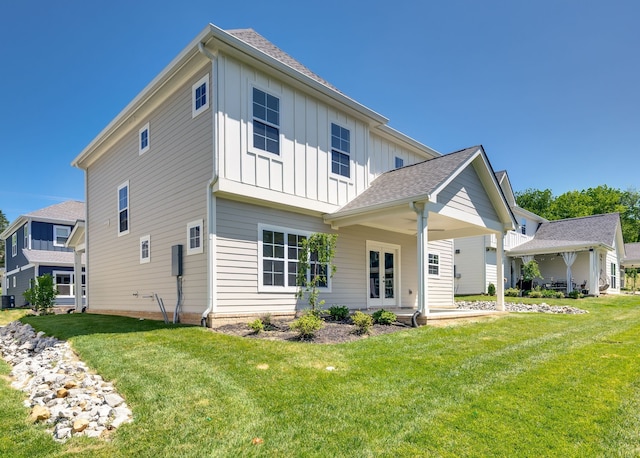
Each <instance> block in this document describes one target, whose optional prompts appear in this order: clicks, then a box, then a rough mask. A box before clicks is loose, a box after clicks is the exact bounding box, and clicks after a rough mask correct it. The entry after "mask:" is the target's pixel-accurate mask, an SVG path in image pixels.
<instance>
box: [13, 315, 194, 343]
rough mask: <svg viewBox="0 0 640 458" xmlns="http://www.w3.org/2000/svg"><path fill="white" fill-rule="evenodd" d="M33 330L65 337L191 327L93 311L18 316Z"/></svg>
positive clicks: (61, 337)
mask: <svg viewBox="0 0 640 458" xmlns="http://www.w3.org/2000/svg"><path fill="white" fill-rule="evenodd" d="M20 321H21V322H23V323H28V324H30V325H31V326H33V328H34V329H36V330H37V331H43V332H44V333H46V334H47V335H49V336H55V337H57V338H58V339H62V340H67V339H69V338H71V337H76V336H84V335H91V334H114V333H117V334H123V333H130V332H147V331H155V330H158V329H176V328H183V327H193V325H187V324H165V323H164V322H162V321H156V320H148V319H144V320H141V319H138V318H129V317H123V316H115V315H99V314H96V313H71V314H66V313H65V314H61V315H44V316H34V315H29V316H25V317H22V318H21V319H20Z"/></svg>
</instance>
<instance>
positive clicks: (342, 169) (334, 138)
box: [331, 123, 351, 178]
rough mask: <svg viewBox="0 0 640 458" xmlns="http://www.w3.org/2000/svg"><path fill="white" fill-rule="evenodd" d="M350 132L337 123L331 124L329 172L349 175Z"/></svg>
mask: <svg viewBox="0 0 640 458" xmlns="http://www.w3.org/2000/svg"><path fill="white" fill-rule="evenodd" d="M350 154H351V132H349V129H345V128H344V127H341V126H339V125H337V124H333V123H332V124H331V172H332V173H335V174H337V175H342V176H343V177H347V178H350V177H351V161H350Z"/></svg>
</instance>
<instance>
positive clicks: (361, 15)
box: [0, 0, 640, 221]
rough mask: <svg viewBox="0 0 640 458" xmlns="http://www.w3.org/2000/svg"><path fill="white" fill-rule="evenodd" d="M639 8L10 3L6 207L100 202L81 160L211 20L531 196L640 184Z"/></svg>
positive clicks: (582, 1)
mask: <svg viewBox="0 0 640 458" xmlns="http://www.w3.org/2000/svg"><path fill="white" fill-rule="evenodd" d="M638 17H640V2H637V1H635V0H628V1H620V0H609V1H606V2H605V1H591V0H536V1H512V0H504V1H494V0H484V1H477V0H448V1H420V0H414V1H404V0H396V1H393V2H388V1H384V2H383V1H345V0H342V1H336V0H327V1H323V2H305V1H300V0H296V1H277V0H274V1H270V2H265V1H253V0H243V1H236V2H223V1H212V0H207V1H200V0H180V1H179V2H178V1H164V0H156V1H147V0H142V1H135V0H127V1H121V0H109V1H86V0H59V1H56V2H52V1H40V0H38V1H29V0H20V1H9V0H3V1H1V2H0V62H1V66H0V158H1V159H2V184H0V210H2V211H3V212H4V213H5V215H6V216H7V218H8V219H9V220H10V221H12V220H14V219H15V218H17V217H18V216H19V215H21V214H24V213H27V212H30V211H32V210H37V209H39V208H43V207H46V206H48V205H52V204H54V203H57V202H61V201H63V200H66V199H78V200H84V181H83V173H82V172H81V171H80V170H76V169H74V168H72V167H71V166H70V163H71V161H72V160H73V159H74V158H75V157H76V156H77V155H78V154H79V153H80V151H82V149H83V148H84V147H85V146H86V145H87V144H88V143H89V142H90V141H91V140H92V139H93V138H94V137H95V136H96V135H97V134H98V133H99V132H100V131H101V130H102V129H103V128H104V127H105V126H106V125H107V124H108V123H109V121H111V119H113V118H114V117H115V116H116V115H117V114H118V113H119V112H120V110H121V109H122V108H124V106H125V105H126V104H127V103H128V102H129V101H130V100H131V99H132V98H133V97H135V96H136V95H137V94H138V92H140V90H142V89H143V88H144V87H145V86H146V85H147V83H149V82H150V81H151V79H152V78H153V77H154V76H155V75H157V74H158V73H159V72H160V71H161V70H162V69H163V68H164V67H165V66H166V65H167V64H168V63H169V62H170V61H171V59H172V58H173V57H175V55H176V54H178V53H179V52H180V51H181V50H182V49H183V48H184V47H185V46H186V45H187V44H188V43H189V42H190V41H191V40H192V39H193V38H194V37H195V36H196V35H197V34H198V33H199V32H200V31H201V30H202V29H203V28H204V27H205V25H206V24H207V23H209V22H211V23H213V24H215V25H217V26H219V27H221V28H223V29H233V28H249V27H251V28H253V29H255V30H256V31H257V32H258V33H260V34H262V35H263V36H265V37H266V38H267V39H269V40H270V41H272V42H273V43H275V44H276V45H277V46H279V47H280V48H281V49H283V50H284V51H286V52H287V53H289V54H290V55H292V56H293V57H295V58H296V59H298V60H299V61H300V62H302V63H303V64H304V65H306V66H307V67H309V68H310V69H311V70H313V71H314V72H315V73H317V74H319V75H321V76H322V77H323V78H325V79H327V80H328V81H330V82H331V83H332V84H333V85H335V86H336V87H338V88H339V89H340V90H341V91H342V92H344V93H346V94H347V95H349V96H350V97H352V98H354V99H355V100H357V101H359V102H360V103H363V104H364V105H366V106H368V107H369V108H371V109H373V110H375V111H377V112H379V113H381V114H382V115H384V116H386V117H387V118H389V119H390V122H389V125H390V126H391V127H394V128H395V129H398V130H400V131H401V132H404V133H405V134H407V135H409V136H411V137H413V138H415V139H416V140H418V141H420V142H422V143H425V144H427V145H429V146H431V147H433V148H435V149H436V150H438V151H440V152H441V153H448V152H452V151H456V150H459V149H462V148H465V147H468V146H472V145H477V144H482V145H484V147H485V150H486V151H487V154H488V155H489V159H490V161H491V163H492V165H493V168H494V169H495V170H502V169H507V171H508V173H509V176H510V178H511V181H512V184H513V187H514V190H515V191H519V190H524V189H526V188H537V189H546V188H549V189H551V190H552V191H553V193H554V194H556V195H559V194H562V193H564V192H566V191H569V190H574V189H578V190H581V189H586V188H589V187H595V186H598V185H602V184H606V185H608V186H611V187H615V188H619V189H627V188H629V187H632V188H635V189H637V188H639V187H640V183H639V181H640V179H639V178H638V177H639V176H640V159H638V157H637V153H636V148H637V147H638V145H640V138H639V137H640V91H639V89H638V87H639V85H638V75H640V51H639V50H638V46H639V45H640V27H638V26H637V18H638Z"/></svg>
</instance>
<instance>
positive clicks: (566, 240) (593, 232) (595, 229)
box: [512, 213, 620, 252]
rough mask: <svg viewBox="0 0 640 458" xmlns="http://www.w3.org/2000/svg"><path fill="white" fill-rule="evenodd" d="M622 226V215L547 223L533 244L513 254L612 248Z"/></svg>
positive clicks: (519, 248)
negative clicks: (587, 247) (546, 250)
mask: <svg viewBox="0 0 640 458" xmlns="http://www.w3.org/2000/svg"><path fill="white" fill-rule="evenodd" d="M619 224H620V215H619V214H618V213H607V214H604V215H592V216H584V217H580V218H567V219H561V220H556V221H547V222H544V223H542V224H541V225H540V228H539V229H538V231H537V232H536V235H535V236H534V238H533V240H530V241H529V242H526V243H523V244H522V245H519V246H517V247H515V248H514V249H513V250H512V251H515V252H523V251H534V250H545V249H553V248H563V247H567V248H570V247H576V248H579V247H584V246H595V245H606V246H609V247H612V246H614V243H615V239H616V231H617V229H618V225H619Z"/></svg>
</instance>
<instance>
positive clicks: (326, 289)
mask: <svg viewBox="0 0 640 458" xmlns="http://www.w3.org/2000/svg"><path fill="white" fill-rule="evenodd" d="M264 231H274V232H283V233H284V234H285V241H286V240H287V239H288V237H287V236H288V235H289V234H295V235H303V236H305V237H307V238H309V237H310V236H311V235H312V234H313V232H309V231H303V230H298V229H291V228H289V227H282V226H273V225H271V224H262V223H258V292H259V293H296V292H297V291H298V287H297V286H289V285H287V286H272V285H264V284H263V275H262V274H263V270H264V269H263V265H262V260H263V256H262V253H263V249H262V237H263V232H264ZM287 247H288V245H286V244H285V256H287V254H288V250H287ZM288 260H289V258H288V257H285V258H284V265H285V273H284V275H285V279H287V278H288V267H289V266H288ZM328 274H329V275H328V278H327V286H323V287H318V290H319V291H320V292H321V293H323V294H326V293H330V292H331V283H332V281H331V280H332V279H331V275H330V274H331V273H330V272H328Z"/></svg>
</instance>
